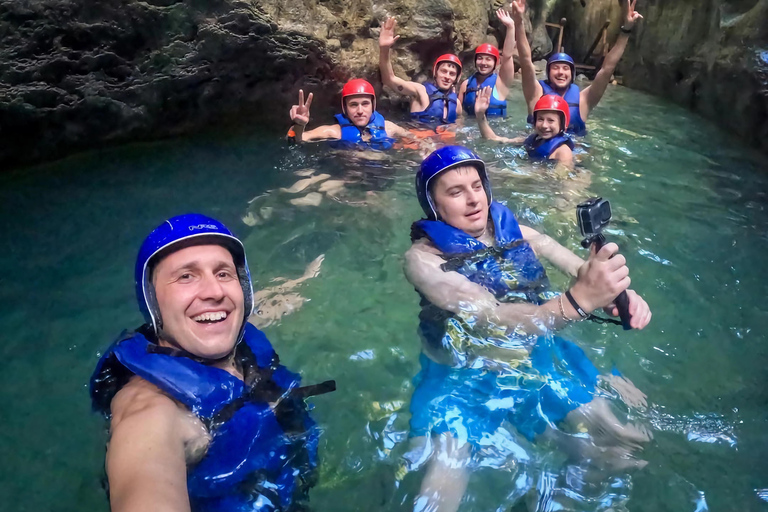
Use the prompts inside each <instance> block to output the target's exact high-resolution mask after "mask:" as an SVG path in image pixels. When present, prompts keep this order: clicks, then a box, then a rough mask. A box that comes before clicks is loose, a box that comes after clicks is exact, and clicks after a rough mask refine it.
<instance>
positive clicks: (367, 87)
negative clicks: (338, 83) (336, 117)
mask: <svg viewBox="0 0 768 512" xmlns="http://www.w3.org/2000/svg"><path fill="white" fill-rule="evenodd" d="M360 94H367V95H369V96H373V110H376V91H374V90H373V86H372V85H371V84H370V82H368V81H367V80H363V79H362V78H353V79H352V80H350V81H349V82H347V83H346V84H344V88H343V89H342V90H341V111H342V112H344V115H346V114H347V105H346V102H345V101H344V98H346V97H347V96H358V95H360Z"/></svg>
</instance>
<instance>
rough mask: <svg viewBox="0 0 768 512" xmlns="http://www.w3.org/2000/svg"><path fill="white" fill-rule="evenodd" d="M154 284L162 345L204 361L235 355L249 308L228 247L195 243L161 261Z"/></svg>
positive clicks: (155, 272) (154, 274)
mask: <svg viewBox="0 0 768 512" xmlns="http://www.w3.org/2000/svg"><path fill="white" fill-rule="evenodd" d="M152 280H153V284H154V288H155V295H156V297H157V304H158V307H159V309H160V318H161V319H162V329H160V333H159V338H160V340H159V341H160V344H161V345H165V346H172V347H175V348H180V349H183V350H186V351H187V352H190V353H192V354H194V355H196V356H198V357H202V358H205V359H219V358H222V357H224V356H226V355H227V354H229V353H230V352H231V351H232V349H233V348H234V346H235V344H236V342H237V338H238V336H239V334H240V328H241V327H242V323H243V317H244V308H245V305H244V297H243V289H242V286H241V285H240V281H239V280H238V276H237V269H236V267H235V263H234V260H233V259H232V254H231V253H230V252H229V251H228V250H227V249H225V248H224V247H222V246H220V245H194V246H191V247H186V248H184V249H180V250H178V251H175V252H173V253H171V254H169V255H168V256H166V257H165V258H163V259H162V260H160V262H159V263H158V264H157V266H156V267H155V269H154V273H153V276H152Z"/></svg>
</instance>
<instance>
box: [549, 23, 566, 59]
mask: <svg viewBox="0 0 768 512" xmlns="http://www.w3.org/2000/svg"><path fill="white" fill-rule="evenodd" d="M566 22H567V20H566V19H565V18H560V23H544V26H545V27H552V28H556V29H557V45H555V52H554V53H558V52H562V51H563V33H564V31H565V24H566Z"/></svg>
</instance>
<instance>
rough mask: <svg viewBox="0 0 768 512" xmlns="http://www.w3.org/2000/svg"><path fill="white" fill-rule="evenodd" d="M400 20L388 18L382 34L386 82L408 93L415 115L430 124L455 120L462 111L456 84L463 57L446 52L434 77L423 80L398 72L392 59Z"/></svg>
mask: <svg viewBox="0 0 768 512" xmlns="http://www.w3.org/2000/svg"><path fill="white" fill-rule="evenodd" d="M396 27H397V21H396V20H395V19H394V18H387V20H386V21H385V22H384V25H383V26H382V27H381V33H380V34H379V70H380V71H381V81H382V82H384V85H386V86H388V87H390V88H392V89H394V90H396V91H397V92H399V93H401V94H404V95H406V96H408V97H409V98H410V100H411V117H413V118H414V119H416V120H418V121H420V122H422V123H426V124H432V125H434V124H449V123H455V122H456V117H457V116H458V115H459V114H461V104H460V103H459V102H458V95H457V94H456V86H457V85H458V83H459V80H460V79H461V60H459V58H458V57H457V56H456V55H453V54H450V53H446V54H444V55H441V56H440V57H438V58H437V60H435V64H434V66H432V81H429V82H426V83H423V84H420V83H417V82H411V81H409V80H404V79H402V78H398V77H397V76H395V72H394V70H393V69H392V62H391V60H390V49H391V48H392V46H393V45H394V44H395V41H397V40H398V39H399V38H400V36H396V35H395V28H396Z"/></svg>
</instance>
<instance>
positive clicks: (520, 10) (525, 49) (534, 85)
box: [511, 0, 544, 114]
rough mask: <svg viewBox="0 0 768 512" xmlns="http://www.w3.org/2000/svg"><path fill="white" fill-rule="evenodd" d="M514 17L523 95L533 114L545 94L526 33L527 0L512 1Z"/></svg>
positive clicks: (529, 112) (530, 112)
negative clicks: (537, 77) (537, 74)
mask: <svg viewBox="0 0 768 512" xmlns="http://www.w3.org/2000/svg"><path fill="white" fill-rule="evenodd" d="M511 7H512V19H513V20H514V22H515V38H516V40H517V52H518V59H519V61H520V76H521V81H522V84H523V96H524V97H525V102H526V103H527V104H528V114H533V107H534V105H536V101H537V100H538V99H539V98H540V97H541V95H542V94H544V89H542V87H541V84H540V83H539V81H538V80H536V68H535V67H534V65H533V57H532V54H531V45H530V44H528V37H527V36H526V35H525V25H524V24H523V14H524V13H525V0H515V1H513V2H512V3H511Z"/></svg>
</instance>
